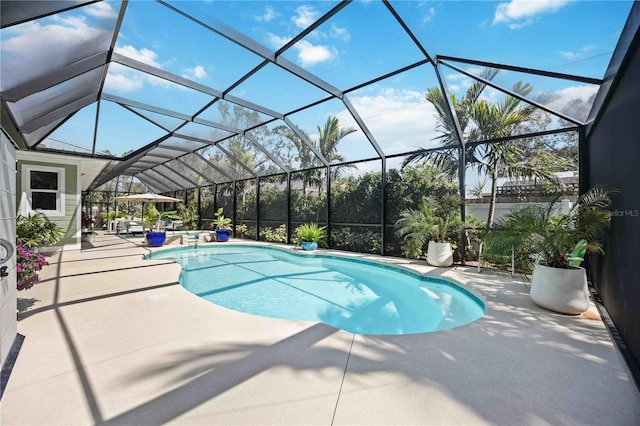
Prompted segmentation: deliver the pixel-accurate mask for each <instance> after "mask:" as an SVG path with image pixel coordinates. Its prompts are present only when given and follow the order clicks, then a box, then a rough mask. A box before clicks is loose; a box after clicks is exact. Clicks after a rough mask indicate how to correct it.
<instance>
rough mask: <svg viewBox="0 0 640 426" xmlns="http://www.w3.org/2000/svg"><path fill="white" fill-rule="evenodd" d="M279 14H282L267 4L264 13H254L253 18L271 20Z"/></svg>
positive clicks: (263, 20) (262, 20) (264, 20)
mask: <svg viewBox="0 0 640 426" xmlns="http://www.w3.org/2000/svg"><path fill="white" fill-rule="evenodd" d="M278 16H280V14H279V13H278V12H276V11H275V10H273V8H272V7H271V6H266V7H265V8H264V13H262V14H261V15H254V16H253V19H255V20H256V21H258V22H271V21H273V20H274V19H275V18H277V17H278Z"/></svg>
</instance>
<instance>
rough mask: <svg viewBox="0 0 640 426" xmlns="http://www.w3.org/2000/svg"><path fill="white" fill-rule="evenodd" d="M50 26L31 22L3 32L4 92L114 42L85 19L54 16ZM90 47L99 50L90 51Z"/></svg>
mask: <svg viewBox="0 0 640 426" xmlns="http://www.w3.org/2000/svg"><path fill="white" fill-rule="evenodd" d="M50 22H51V23H49V24H47V25H43V24H41V23H39V22H34V21H30V22H25V23H23V24H21V25H17V26H15V27H11V28H7V29H6V31H5V30H2V31H3V33H2V35H3V39H2V43H0V51H1V55H2V61H0V68H1V71H0V73H1V74H2V90H6V89H7V88H8V87H12V86H14V85H15V84H20V83H23V82H26V81H30V80H32V79H34V78H37V77H39V76H41V75H43V74H44V73H46V72H50V71H52V70H56V69H58V68H60V67H61V66H64V65H67V64H70V63H73V62H76V61H79V60H81V59H84V58H86V57H87V55H89V54H92V53H97V52H98V51H99V50H100V47H101V46H105V47H106V46H108V43H109V41H110V40H111V34H110V33H109V32H108V31H105V30H103V29H100V28H93V27H91V26H89V25H88V24H87V22H86V20H85V18H84V17H79V16H74V17H67V18H64V19H62V18H60V17H56V16H52V17H51V20H50ZM52 40H55V42H54V43H52ZM87 46H95V50H94V51H87V50H86V49H87Z"/></svg>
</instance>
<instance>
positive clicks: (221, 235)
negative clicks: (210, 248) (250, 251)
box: [216, 229, 231, 243]
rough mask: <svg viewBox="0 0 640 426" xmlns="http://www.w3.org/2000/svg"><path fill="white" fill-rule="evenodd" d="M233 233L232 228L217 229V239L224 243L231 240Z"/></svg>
mask: <svg viewBox="0 0 640 426" xmlns="http://www.w3.org/2000/svg"><path fill="white" fill-rule="evenodd" d="M230 235H231V229H216V241H218V242H219V243H224V242H227V241H229V236H230Z"/></svg>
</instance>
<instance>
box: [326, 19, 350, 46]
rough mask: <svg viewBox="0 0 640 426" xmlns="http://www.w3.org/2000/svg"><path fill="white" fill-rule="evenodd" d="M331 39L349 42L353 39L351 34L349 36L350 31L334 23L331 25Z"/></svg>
mask: <svg viewBox="0 0 640 426" xmlns="http://www.w3.org/2000/svg"><path fill="white" fill-rule="evenodd" d="M331 37H333V38H339V39H342V40H344V41H348V40H349V39H350V38H351V34H349V30H347V29H346V28H340V27H338V26H337V25H336V24H335V22H334V23H332V24H331Z"/></svg>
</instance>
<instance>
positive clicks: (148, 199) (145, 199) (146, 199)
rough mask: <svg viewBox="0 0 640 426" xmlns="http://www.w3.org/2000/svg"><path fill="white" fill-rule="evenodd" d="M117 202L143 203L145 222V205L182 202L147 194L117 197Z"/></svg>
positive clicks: (177, 199) (178, 199) (164, 196)
mask: <svg viewBox="0 0 640 426" xmlns="http://www.w3.org/2000/svg"><path fill="white" fill-rule="evenodd" d="M116 200H123V201H142V221H143V222H144V203H174V202H182V201H183V200H181V199H180V198H173V197H167V196H166V195H160V194H153V193H151V192H147V193H144V194H132V195H123V196H121V197H116Z"/></svg>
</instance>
